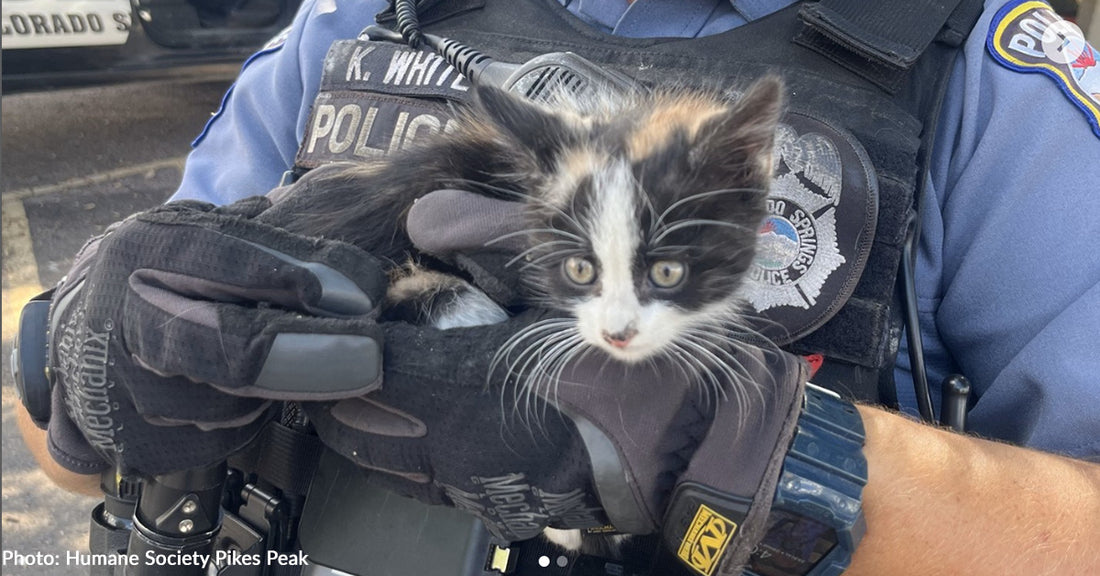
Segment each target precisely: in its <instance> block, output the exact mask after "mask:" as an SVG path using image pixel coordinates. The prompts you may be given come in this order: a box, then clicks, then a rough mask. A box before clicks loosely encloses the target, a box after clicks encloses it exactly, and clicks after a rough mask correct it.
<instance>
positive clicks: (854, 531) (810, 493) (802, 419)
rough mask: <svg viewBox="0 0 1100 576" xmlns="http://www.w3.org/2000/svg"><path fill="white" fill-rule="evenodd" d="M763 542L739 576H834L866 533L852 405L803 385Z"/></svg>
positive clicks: (862, 463) (859, 423)
mask: <svg viewBox="0 0 1100 576" xmlns="http://www.w3.org/2000/svg"><path fill="white" fill-rule="evenodd" d="M796 426H797V428H796V431H795V435H794V439H793V440H792V442H791V447H790V450H789V451H788V452H787V456H786V458H785V459H784V461H783V470H782V472H781V473H780V477H779V483H778V485H777V487H776V493H775V500H774V501H773V503H772V509H771V512H770V513H769V515H768V520H767V528H766V529H765V536H764V538H763V540H761V542H760V543H759V544H758V545H757V546H756V548H755V550H753V553H752V556H751V557H750V561H749V565H748V567H747V569H746V570H745V574H746V576H836V575H838V574H840V573H842V572H843V571H844V569H845V568H847V567H848V564H849V563H850V562H851V558H852V553H853V552H854V551H855V548H856V546H857V545H858V544H859V541H860V539H862V538H863V534H864V532H865V531H866V523H865V521H864V518H863V506H862V499H861V496H862V492H863V486H864V485H865V484H866V483H867V460H866V459H865V458H864V456H863V444H864V431H863V419H862V418H861V417H860V415H859V412H858V411H857V410H856V408H855V406H854V405H852V403H850V402H847V401H845V400H842V399H841V398H840V397H839V396H836V395H835V394H833V393H831V392H828V391H826V390H823V389H821V388H818V387H816V386H813V385H812V384H811V385H807V386H806V392H805V401H804V404H803V408H802V414H801V415H800V416H799V419H798V423H797V425H796Z"/></svg>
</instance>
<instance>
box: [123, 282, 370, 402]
mask: <svg viewBox="0 0 1100 576" xmlns="http://www.w3.org/2000/svg"><path fill="white" fill-rule="evenodd" d="M158 280H163V275H152V276H149V275H146V274H140V273H135V274H134V275H132V276H131V278H130V282H129V291H128V293H127V294H126V301H125V309H126V310H127V311H128V313H127V315H126V316H125V317H123V322H122V324H123V338H124V339H125V342H126V349H127V351H128V352H129V353H130V354H131V355H132V356H133V357H134V359H135V360H136V361H137V362H138V363H139V364H140V365H141V367H142V368H144V369H145V370H149V371H151V372H153V373H155V374H157V375H160V376H164V377H171V376H183V377H184V378H186V379H188V380H191V381H194V382H200V383H204V384H209V385H210V386H214V387H216V388H217V389H218V390H221V391H222V392H225V393H228V394H232V395H234V396H245V397H252V398H264V399H269V400H270V399H275V400H332V399H339V398H347V397H351V396H356V395H359V394H364V393H366V392H368V391H371V390H374V389H375V388H377V387H378V386H380V385H381V378H382V370H381V366H382V365H381V362H382V333H381V329H380V328H379V327H378V325H377V324H376V323H375V322H374V320H373V318H371V317H369V316H364V317H354V318H322V317H316V316H307V315H302V314H298V313H296V312H292V311H287V310H283V309H280V308H272V307H266V306H251V305H239V304H234V303H226V302H213V301H210V300H196V299H195V298H193V297H192V296H190V295H189V294H187V293H186V292H185V293H182V294H181V293H180V292H176V291H174V290H173V289H172V288H174V286H167V285H164V284H163V283H161V282H159V281H158ZM150 380H151V382H150V383H149V384H148V385H145V386H141V387H140V390H135V391H134V392H133V394H135V399H134V400H135V404H136V405H137V406H138V407H139V410H140V411H141V412H142V414H143V415H145V416H146V417H149V416H151V415H158V416H163V417H173V415H176V414H177V412H175V410H176V409H175V408H174V407H173V406H172V405H171V404H170V403H166V402H165V401H164V399H163V398H162V396H161V395H160V393H158V391H157V389H158V388H163V387H169V386H173V385H174V383H175V382H174V381H173V380H158V379H150ZM138 394H140V397H138V396H137V395H138ZM187 404H189V405H192V406H193V405H196V403H195V402H188V403H187ZM237 415H238V416H243V414H240V413H237Z"/></svg>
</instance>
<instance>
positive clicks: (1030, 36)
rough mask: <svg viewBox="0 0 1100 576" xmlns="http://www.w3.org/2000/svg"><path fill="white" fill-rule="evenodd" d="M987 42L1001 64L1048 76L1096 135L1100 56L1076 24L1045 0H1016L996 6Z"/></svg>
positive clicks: (1099, 129) (1099, 108)
mask: <svg viewBox="0 0 1100 576" xmlns="http://www.w3.org/2000/svg"><path fill="white" fill-rule="evenodd" d="M986 48H987V49H988V50H989V53H990V54H991V55H992V56H993V58H994V59H995V60H996V61H997V62H1000V63H1001V64H1002V65H1004V66H1006V67H1008V68H1010V69H1012V70H1016V71H1019V72H1040V73H1043V74H1045V75H1047V76H1049V77H1050V78H1052V79H1053V80H1054V81H1055V82H1056V83H1057V84H1058V87H1059V88H1061V89H1062V92H1063V93H1065V95H1066V96H1067V97H1069V99H1070V101H1072V102H1073V103H1074V104H1075V105H1076V106H1077V107H1078V108H1080V109H1081V111H1082V112H1084V113H1085V116H1086V117H1087V118H1088V121H1089V124H1091V125H1092V131H1093V132H1094V133H1096V135H1097V136H1100V62H1098V56H1100V54H1098V53H1097V51H1096V49H1095V48H1093V47H1092V46H1090V45H1089V43H1088V42H1086V41H1085V37H1084V34H1083V33H1082V32H1081V29H1080V28H1078V27H1077V25H1076V24H1074V23H1072V22H1067V21H1066V20H1063V19H1062V18H1061V17H1059V16H1058V15H1057V14H1055V13H1054V11H1053V10H1051V9H1050V6H1048V5H1047V4H1046V3H1045V2H1036V1H1033V0H1026V1H1025V0H1017V1H1015V2H1010V3H1008V4H1006V5H1005V6H1004V7H1002V8H1001V10H1000V11H998V12H997V15H996V16H995V17H994V18H993V23H992V24H991V25H990V28H989V35H988V36H987V38H986Z"/></svg>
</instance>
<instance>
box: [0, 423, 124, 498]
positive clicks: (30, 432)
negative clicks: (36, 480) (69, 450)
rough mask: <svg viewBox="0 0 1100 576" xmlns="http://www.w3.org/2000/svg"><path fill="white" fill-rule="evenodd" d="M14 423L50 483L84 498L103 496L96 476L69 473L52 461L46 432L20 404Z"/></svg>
mask: <svg viewBox="0 0 1100 576" xmlns="http://www.w3.org/2000/svg"><path fill="white" fill-rule="evenodd" d="M15 421H16V424H17V425H18V426H19V433H20V434H22V435H23V443H24V444H26V445H27V449H28V450H30V452H31V455H32V456H34V461H35V462H37V463H38V467H39V468H41V469H42V471H43V472H45V473H46V477H47V478H49V479H50V481H52V482H53V483H54V484H56V485H57V486H58V487H60V488H62V489H63V490H66V491H68V492H74V493H76V494H83V495H85V496H102V495H103V491H102V490H100V488H99V475H98V474H77V473H76V472H70V471H68V470H66V469H64V468H62V467H61V466H59V465H58V464H57V463H56V462H54V461H53V458H52V457H51V456H50V454H49V451H48V449H47V448H46V431H45V430H42V429H40V428H39V427H37V426H35V425H34V422H32V421H31V415H30V414H29V413H28V412H27V409H26V408H24V407H23V405H22V404H20V403H16V405H15Z"/></svg>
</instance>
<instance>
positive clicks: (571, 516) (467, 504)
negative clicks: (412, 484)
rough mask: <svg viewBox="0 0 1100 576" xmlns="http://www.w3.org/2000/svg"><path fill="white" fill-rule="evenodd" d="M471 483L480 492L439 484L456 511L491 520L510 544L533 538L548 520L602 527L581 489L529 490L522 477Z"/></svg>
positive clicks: (596, 510)
mask: <svg viewBox="0 0 1100 576" xmlns="http://www.w3.org/2000/svg"><path fill="white" fill-rule="evenodd" d="M470 481H471V483H472V484H473V485H475V486H477V487H479V488H480V490H479V491H478V492H469V491H466V490H462V489H459V488H457V487H455V486H451V485H448V484H443V483H440V485H441V486H442V487H443V491H444V492H445V493H446V494H447V497H448V498H450V499H451V502H452V503H453V504H454V506H455V507H456V508H460V509H462V510H466V511H467V512H470V513H472V514H474V515H475V516H478V517H481V518H485V519H487V520H491V522H489V523H488V525H489V526H494V527H496V528H498V529H504V530H506V531H507V534H500V536H505V537H507V539H509V540H513V541H516V540H527V539H529V538H533V537H535V536H537V535H538V534H539V532H541V531H542V529H543V528H544V527H545V526H547V525H548V524H550V521H551V520H554V521H557V522H561V523H563V525H567V526H572V527H588V526H593V527H594V526H600V525H602V524H605V521H604V517H603V509H602V508H600V507H599V506H595V505H593V503H592V502H591V501H590V498H589V497H588V495H587V493H586V492H585V491H584V490H582V489H580V488H577V489H574V490H570V491H568V492H563V493H554V492H549V491H546V490H542V489H540V488H538V487H536V486H531V484H530V483H529V482H528V481H527V478H526V476H524V474H522V473H518V474H505V475H503V476H495V477H491V478H490V477H481V476H472V477H471V478H470Z"/></svg>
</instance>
